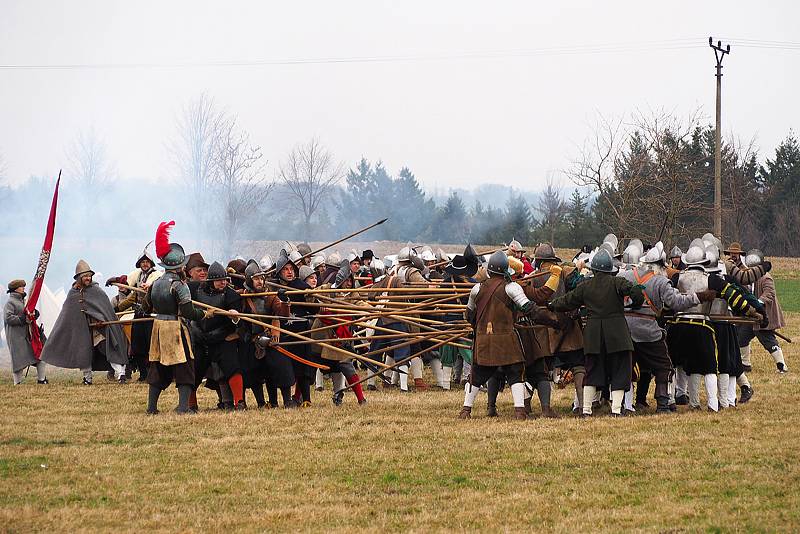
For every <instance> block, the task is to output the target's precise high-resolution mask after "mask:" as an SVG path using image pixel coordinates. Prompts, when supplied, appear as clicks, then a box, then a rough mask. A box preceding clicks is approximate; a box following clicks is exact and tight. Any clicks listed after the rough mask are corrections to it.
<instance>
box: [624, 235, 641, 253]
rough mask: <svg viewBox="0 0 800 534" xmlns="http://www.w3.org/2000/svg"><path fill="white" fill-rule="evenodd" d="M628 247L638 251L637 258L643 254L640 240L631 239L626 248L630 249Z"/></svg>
mask: <svg viewBox="0 0 800 534" xmlns="http://www.w3.org/2000/svg"><path fill="white" fill-rule="evenodd" d="M630 247H636V249H638V250H639V256H641V255H642V254H644V243H642V240H641V239H638V238H634V239H631V241H630V243H628V247H627V248H630Z"/></svg>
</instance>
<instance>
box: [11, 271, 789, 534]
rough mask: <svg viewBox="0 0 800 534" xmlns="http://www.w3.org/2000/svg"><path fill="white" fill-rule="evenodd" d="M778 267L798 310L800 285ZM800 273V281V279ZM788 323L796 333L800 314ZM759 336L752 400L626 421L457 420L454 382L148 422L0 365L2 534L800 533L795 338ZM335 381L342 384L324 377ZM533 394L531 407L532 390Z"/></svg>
mask: <svg viewBox="0 0 800 534" xmlns="http://www.w3.org/2000/svg"><path fill="white" fill-rule="evenodd" d="M785 272H786V271H779V272H778V273H777V274H776V278H777V279H778V288H779V295H780V298H781V302H782V303H783V305H784V309H786V310H798V309H800V290H799V289H798V288H800V281H798V280H797V279H796V277H794V276H791V275H788V276H787V275H785V274H783V273H785ZM795 284H798V285H795ZM786 316H787V319H788V321H789V326H788V328H786V329H785V330H784V333H785V334H787V335H789V336H791V337H794V338H800V313H796V312H790V311H787V313H786ZM784 350H785V351H786V356H787V361H788V364H789V366H790V368H791V369H792V372H790V373H789V374H787V375H778V374H777V373H775V370H774V365H773V363H772V361H771V359H770V358H769V356H768V355H767V354H766V353H765V352H764V350H763V349H762V348H761V347H760V346H758V345H756V344H754V345H753V361H754V367H755V369H754V371H753V373H752V374H751V375H750V378H751V381H752V382H753V385H754V387H755V392H756V393H755V396H754V398H753V400H752V401H751V402H750V403H748V404H745V405H742V406H740V407H738V408H736V409H731V410H727V411H725V412H722V413H720V414H708V413H706V412H700V413H689V412H686V411H681V413H679V414H677V415H674V416H655V415H652V414H641V415H639V416H636V417H632V418H627V419H623V420H612V419H610V418H608V417H602V416H601V417H596V418H594V419H591V420H585V421H584V420H578V419H573V418H571V417H568V415H567V414H568V411H569V405H570V402H571V397H570V396H571V392H569V393H567V391H557V392H556V394H555V400H554V404H555V405H556V407H557V408H558V409H559V411H561V412H562V414H564V418H563V419H561V420H557V421H554V420H544V419H537V420H533V421H527V422H516V421H513V420H511V413H512V411H513V408H512V406H511V400H510V396H509V394H508V393H507V392H505V393H503V394H502V395H501V399H500V402H499V406H498V407H499V410H500V417H499V418H497V419H488V418H486V417H485V416H484V413H485V412H484V406H485V396H482V397H479V398H478V401H477V403H476V408H475V410H474V413H475V418H474V419H472V420H471V421H460V420H457V419H456V418H455V415H456V413H457V412H458V409H459V407H460V405H461V401H462V398H463V394H462V393H461V392H460V391H451V392H447V393H445V392H433V391H431V392H424V393H412V394H407V395H400V394H399V393H396V392H383V391H379V392H374V393H372V394H369V392H368V398H369V403H368V404H367V405H366V406H358V405H357V404H356V403H355V399H354V397H353V396H352V395H349V396H348V397H347V398H346V402H345V404H344V405H343V406H341V407H338V408H336V407H334V406H333V405H332V404H331V402H330V400H329V398H330V389H328V390H327V391H325V392H323V393H316V394H315V397H314V406H312V407H311V408H309V409H304V410H293V411H286V410H270V411H257V410H251V411H248V412H246V413H220V412H217V411H215V410H211V409H210V407H211V405H212V404H214V403H215V397H214V396H213V394H211V392H208V391H203V395H202V396H201V398H200V403H201V406H202V407H204V408H206V409H205V410H204V411H202V412H201V413H200V414H198V415H195V416H184V417H180V416H177V415H174V414H172V413H171V412H170V409H171V408H172V407H174V405H175V404H176V402H177V395H176V393H175V391H174V389H170V390H169V391H168V392H167V393H166V394H165V395H164V397H163V398H162V401H161V409H162V411H163V412H165V413H162V414H161V415H158V416H154V417H153V416H146V415H144V409H145V400H146V387H145V386H142V385H139V384H129V385H126V386H120V385H117V384H113V383H109V382H106V381H105V378H104V377H103V376H102V375H97V376H96V379H95V382H96V383H95V385H94V386H91V387H86V386H82V385H79V381H80V378H79V374H78V373H77V372H64V371H62V372H55V371H53V372H51V373H50V375H51V376H50V378H51V384H50V385H49V386H37V385H36V384H35V383H34V384H31V383H30V382H31V381H32V380H31V378H33V377H29V378H28V383H27V384H24V385H22V386H17V387H13V386H11V377H10V373H9V372H8V370H7V369H5V370H3V371H2V372H0V531H5V532H30V531H57V532H65V531H70V532H72V531H95V530H102V531H116V532H119V531H134V530H138V531H141V530H142V529H147V530H155V531H195V532H200V531H207V532H218V531H224V530H244V531H264V530H268V531H289V530H293V531H310V530H315V531H321V530H329V531H354V530H370V531H377V530H390V531H399V530H412V531H440V530H486V531H497V530H512V529H522V528H525V529H528V530H530V529H538V530H547V531H570V532H580V531H592V532H594V531H606V532H618V531H620V530H623V529H626V530H636V531H654V532H655V531H659V532H667V531H669V532H698V531H710V532H722V531H770V532H791V531H798V530H800V491H798V488H800V440H798V439H797V435H798V426H800V417H799V416H798V415H797V392H798V388H799V387H800V366H798V361H800V350H799V349H797V348H795V345H788V344H784ZM327 387H328V388H330V385H329V384H328V385H327ZM534 404H535V405H536V404H537V403H536V402H534Z"/></svg>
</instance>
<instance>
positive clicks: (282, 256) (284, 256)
mask: <svg viewBox="0 0 800 534" xmlns="http://www.w3.org/2000/svg"><path fill="white" fill-rule="evenodd" d="M287 263H291V260H290V259H289V254H288V253H287V252H286V249H285V248H282V249H281V251H280V253H279V254H278V259H277V260H275V270H276V271H277V272H279V273H280V272H281V270H282V269H283V268H284V267H286V264H287Z"/></svg>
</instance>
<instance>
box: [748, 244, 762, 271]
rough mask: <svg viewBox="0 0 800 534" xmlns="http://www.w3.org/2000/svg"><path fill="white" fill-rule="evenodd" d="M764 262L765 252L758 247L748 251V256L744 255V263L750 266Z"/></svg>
mask: <svg viewBox="0 0 800 534" xmlns="http://www.w3.org/2000/svg"><path fill="white" fill-rule="evenodd" d="M763 262H764V253H763V252H761V251H760V250H759V249H757V248H752V249H750V250H748V251H747V256H745V257H744V264H745V265H747V266H748V267H755V266H756V265H761V264H762V263H763Z"/></svg>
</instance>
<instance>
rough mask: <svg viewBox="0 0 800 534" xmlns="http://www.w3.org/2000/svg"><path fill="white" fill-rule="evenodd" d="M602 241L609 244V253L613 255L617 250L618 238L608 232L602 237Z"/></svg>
mask: <svg viewBox="0 0 800 534" xmlns="http://www.w3.org/2000/svg"><path fill="white" fill-rule="evenodd" d="M603 243H609V244H610V245H611V255H612V256H613V255H614V254H615V253H616V252H617V247H618V246H619V239H617V236H615V235H614V234H608V235H607V236H605V237H604V238H603Z"/></svg>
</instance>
